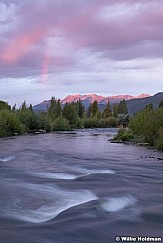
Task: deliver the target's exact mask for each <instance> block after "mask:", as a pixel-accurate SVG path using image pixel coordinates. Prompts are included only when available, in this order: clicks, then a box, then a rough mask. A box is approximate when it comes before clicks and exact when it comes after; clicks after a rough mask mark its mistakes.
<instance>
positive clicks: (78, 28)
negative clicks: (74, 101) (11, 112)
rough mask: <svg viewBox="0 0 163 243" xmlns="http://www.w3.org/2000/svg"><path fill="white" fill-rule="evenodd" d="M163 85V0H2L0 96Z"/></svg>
mask: <svg viewBox="0 0 163 243" xmlns="http://www.w3.org/2000/svg"><path fill="white" fill-rule="evenodd" d="M159 91H163V1H162V0H34V1H33V0H23V1H22V0H0V100H5V101H7V102H8V103H9V104H12V105H13V104H15V103H16V104H17V105H18V106H19V105H20V104H21V103H22V102H23V101H24V100H26V102H27V103H28V104H30V103H32V104H33V105H34V104H37V103H40V102H41V101H43V100H48V99H50V98H51V97H52V96H55V97H56V98H61V99H62V98H64V97H65V96H67V95H70V94H90V93H91V94H92V93H96V94H98V95H103V96H108V95H119V94H130V95H139V94H142V93H146V94H151V95H153V94H155V93H157V92H159Z"/></svg>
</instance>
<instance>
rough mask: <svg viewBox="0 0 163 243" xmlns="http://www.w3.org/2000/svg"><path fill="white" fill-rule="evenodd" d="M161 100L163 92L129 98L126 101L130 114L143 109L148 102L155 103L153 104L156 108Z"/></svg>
mask: <svg viewBox="0 0 163 243" xmlns="http://www.w3.org/2000/svg"><path fill="white" fill-rule="evenodd" d="M161 100H163V92H159V93H157V94H155V95H153V96H150V97H146V98H141V99H132V100H128V101H126V104H127V107H128V112H129V115H133V114H134V113H136V112H138V111H140V110H143V109H144V108H145V107H146V105H148V104H153V106H154V107H155V108H156V107H158V106H159V103H160V101H161Z"/></svg>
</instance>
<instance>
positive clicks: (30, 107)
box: [29, 104, 33, 112]
mask: <svg viewBox="0 0 163 243" xmlns="http://www.w3.org/2000/svg"><path fill="white" fill-rule="evenodd" d="M29 111H30V112H33V107H32V105H31V104H30V105H29Z"/></svg>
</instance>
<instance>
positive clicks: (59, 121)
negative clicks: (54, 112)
mask: <svg viewBox="0 0 163 243" xmlns="http://www.w3.org/2000/svg"><path fill="white" fill-rule="evenodd" d="M68 130H70V125H69V121H68V120H67V119H66V118H64V117H58V118H56V119H55V120H54V122H53V131H68Z"/></svg>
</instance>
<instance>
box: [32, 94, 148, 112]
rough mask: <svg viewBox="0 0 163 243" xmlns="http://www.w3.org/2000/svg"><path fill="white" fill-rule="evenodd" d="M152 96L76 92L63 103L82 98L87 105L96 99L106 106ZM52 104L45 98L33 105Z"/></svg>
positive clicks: (37, 107)
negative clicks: (83, 93)
mask: <svg viewBox="0 0 163 243" xmlns="http://www.w3.org/2000/svg"><path fill="white" fill-rule="evenodd" d="M147 97H151V96H150V95H149V94H140V95H138V96H132V95H111V96H101V95H97V94H85V95H81V94H75V95H68V96H66V97H65V98H64V99H62V100H61V104H62V105H64V104H66V103H72V102H77V101H79V100H81V101H82V102H83V105H84V106H85V107H88V106H89V105H90V103H93V102H94V101H95V100H96V101H97V102H98V104H99V105H103V106H105V105H106V104H107V103H108V101H109V102H110V103H111V105H112V104H115V103H119V102H120V101H121V100H126V101H128V100H132V99H141V98H147ZM49 104H50V100H44V101H42V102H41V103H39V104H37V105H35V106H33V108H34V110H35V111H46V110H47V107H48V106H49Z"/></svg>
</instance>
